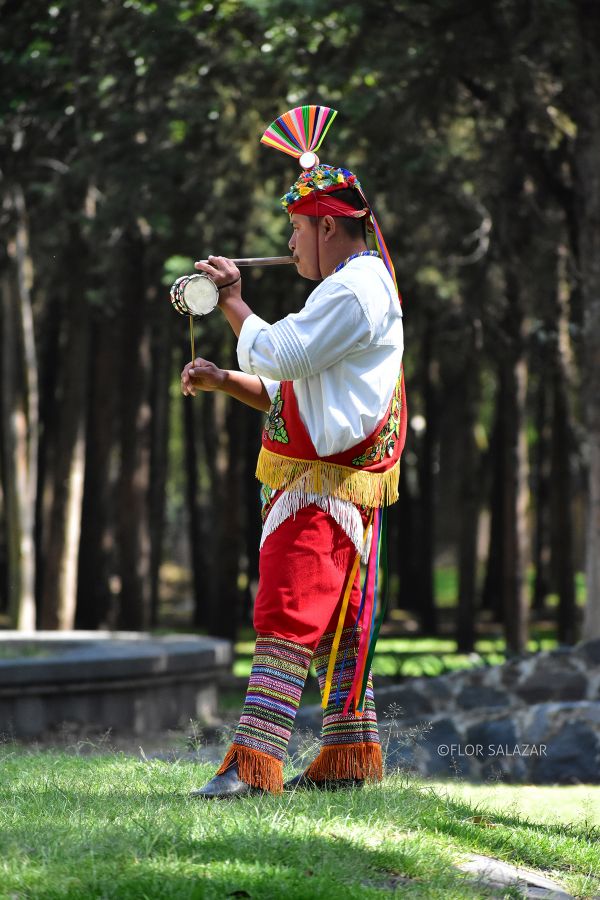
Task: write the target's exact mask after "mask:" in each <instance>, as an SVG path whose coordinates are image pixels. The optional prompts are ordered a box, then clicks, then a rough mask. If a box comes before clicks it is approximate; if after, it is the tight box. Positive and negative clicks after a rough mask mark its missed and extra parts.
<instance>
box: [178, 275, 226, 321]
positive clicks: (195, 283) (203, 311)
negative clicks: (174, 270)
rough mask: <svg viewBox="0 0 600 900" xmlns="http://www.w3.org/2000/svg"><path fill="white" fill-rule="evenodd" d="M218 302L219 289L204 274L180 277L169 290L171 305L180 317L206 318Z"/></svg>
mask: <svg viewBox="0 0 600 900" xmlns="http://www.w3.org/2000/svg"><path fill="white" fill-rule="evenodd" d="M218 301H219V289H218V288H217V286H216V284H215V283H214V281H213V280H212V278H211V277H210V276H209V275H207V274H206V272H198V273H196V274H194V275H182V276H181V277H180V278H178V279H177V281H176V282H175V283H174V284H173V286H172V288H171V303H172V304H173V307H174V309H176V310H177V312H178V313H180V314H181V315H182V316H206V315H208V313H210V312H212V311H213V309H214V308H215V306H216V305H217V303H218Z"/></svg>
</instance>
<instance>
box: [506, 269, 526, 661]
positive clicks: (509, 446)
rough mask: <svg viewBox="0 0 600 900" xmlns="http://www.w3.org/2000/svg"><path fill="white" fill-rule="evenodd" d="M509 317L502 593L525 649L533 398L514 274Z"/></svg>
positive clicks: (513, 645)
mask: <svg viewBox="0 0 600 900" xmlns="http://www.w3.org/2000/svg"><path fill="white" fill-rule="evenodd" d="M506 279H507V294H508V298H509V318H508V320H507V323H506V332H507V334H508V335H510V337H509V340H508V342H507V344H508V346H507V354H506V358H505V361H504V378H503V383H502V387H503V391H502V395H501V398H500V402H501V403H502V406H503V418H504V423H503V434H504V446H503V455H504V515H503V519H504V534H503V538H504V540H503V543H504V548H505V549H504V567H503V572H502V597H503V606H504V633H505V637H506V646H507V651H508V652H509V653H513V654H521V653H524V652H525V650H526V649H527V633H528V628H527V625H528V600H527V598H528V590H527V558H528V522H527V511H528V503H529V488H528V461H527V441H526V430H525V403H526V398H527V363H526V359H525V345H524V339H523V333H522V327H523V323H522V316H521V313H520V310H519V295H518V292H519V285H518V283H517V279H516V277H515V276H514V274H513V273H507V275H506Z"/></svg>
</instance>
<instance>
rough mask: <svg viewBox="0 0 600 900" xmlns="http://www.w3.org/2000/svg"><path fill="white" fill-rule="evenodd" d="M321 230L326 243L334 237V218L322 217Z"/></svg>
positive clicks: (335, 225)
mask: <svg viewBox="0 0 600 900" xmlns="http://www.w3.org/2000/svg"><path fill="white" fill-rule="evenodd" d="M321 228H322V229H323V236H324V238H325V240H326V241H328V240H329V239H330V238H332V237H333V236H334V234H335V233H336V231H337V223H336V221H335V218H334V216H323V217H322V219H321Z"/></svg>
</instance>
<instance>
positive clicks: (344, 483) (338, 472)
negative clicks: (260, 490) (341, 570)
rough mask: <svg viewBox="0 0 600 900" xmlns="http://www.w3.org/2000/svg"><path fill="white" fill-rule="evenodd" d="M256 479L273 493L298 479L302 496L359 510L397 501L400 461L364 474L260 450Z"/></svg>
mask: <svg viewBox="0 0 600 900" xmlns="http://www.w3.org/2000/svg"><path fill="white" fill-rule="evenodd" d="M256 477H257V478H258V480H259V481H261V482H262V483H263V484H266V485H268V487H270V488H273V490H280V489H282V488H288V489H289V488H291V487H292V483H293V482H294V481H296V480H297V479H298V478H301V477H302V490H303V491H305V492H306V493H315V494H322V495H324V496H330V497H339V498H340V499H341V500H350V502H351V503H356V504H358V505H359V506H369V507H375V506H390V504H392V503H395V502H396V500H397V499H398V481H399V478H400V460H398V461H397V462H396V463H394V465H393V466H392V468H391V469H388V470H387V472H367V471H366V470H364V469H360V470H358V471H357V470H356V469H352V468H350V467H349V466H339V465H337V464H336V463H329V462H324V461H323V460H321V459H296V458H295V457H292V456H280V454H279V453H273V452H272V451H271V450H267V449H266V447H261V450H260V453H259V454H258V462H257V464H256Z"/></svg>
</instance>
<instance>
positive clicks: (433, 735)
mask: <svg viewBox="0 0 600 900" xmlns="http://www.w3.org/2000/svg"><path fill="white" fill-rule="evenodd" d="M420 752H421V753H422V754H424V755H425V756H426V758H427V774H428V775H432V776H434V777H436V776H446V775H467V774H468V773H469V768H470V763H469V757H468V756H467V755H465V754H464V747H463V743H462V741H461V736H460V734H459V732H458V731H457V729H456V726H455V725H454V722H453V720H452V719H448V718H444V719H438V721H437V722H433V723H432V726H431V730H430V731H429V733H428V734H427V735H425V736H424V738H423V741H422V743H421V744H420Z"/></svg>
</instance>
